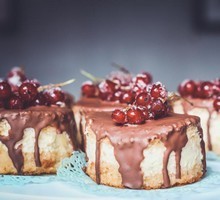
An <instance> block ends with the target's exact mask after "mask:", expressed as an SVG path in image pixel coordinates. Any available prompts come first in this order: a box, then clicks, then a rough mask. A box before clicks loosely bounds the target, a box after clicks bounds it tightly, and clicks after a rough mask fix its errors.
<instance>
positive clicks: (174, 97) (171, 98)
mask: <svg viewBox="0 0 220 200" xmlns="http://www.w3.org/2000/svg"><path fill="white" fill-rule="evenodd" d="M168 98H169V101H177V100H179V99H183V100H184V101H186V102H187V103H189V104H190V105H191V106H194V104H193V103H192V102H191V101H189V100H188V99H186V98H185V97H181V96H179V95H178V94H176V93H175V92H169V94H168Z"/></svg>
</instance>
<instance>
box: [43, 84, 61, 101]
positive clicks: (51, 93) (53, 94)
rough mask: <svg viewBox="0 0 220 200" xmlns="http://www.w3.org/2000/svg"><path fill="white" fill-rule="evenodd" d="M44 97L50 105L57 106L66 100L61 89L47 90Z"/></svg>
mask: <svg viewBox="0 0 220 200" xmlns="http://www.w3.org/2000/svg"><path fill="white" fill-rule="evenodd" d="M44 95H45V98H46V100H47V103H48V104H49V105H56V104H57V103H58V102H64V100H65V95H64V93H63V91H62V90H61V89H60V88H51V89H49V90H46V91H45V92H44Z"/></svg>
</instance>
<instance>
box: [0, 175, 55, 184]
mask: <svg viewBox="0 0 220 200" xmlns="http://www.w3.org/2000/svg"><path fill="white" fill-rule="evenodd" d="M55 180H57V176H56V175H39V176H18V175H0V186H1V185H25V184H31V183H35V184H36V183H37V184H40V183H48V182H51V181H55Z"/></svg>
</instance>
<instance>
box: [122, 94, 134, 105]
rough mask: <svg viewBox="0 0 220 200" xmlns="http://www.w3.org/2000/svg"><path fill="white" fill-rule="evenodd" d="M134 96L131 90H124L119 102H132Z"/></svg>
mask: <svg viewBox="0 0 220 200" xmlns="http://www.w3.org/2000/svg"><path fill="white" fill-rule="evenodd" d="M134 99H135V96H134V93H133V92H132V91H125V92H124V93H122V95H121V97H120V102H121V103H127V104H132V103H133V102H134Z"/></svg>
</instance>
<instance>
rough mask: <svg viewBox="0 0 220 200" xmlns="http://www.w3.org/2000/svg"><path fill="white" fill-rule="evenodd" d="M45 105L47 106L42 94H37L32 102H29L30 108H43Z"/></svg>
mask: <svg viewBox="0 0 220 200" xmlns="http://www.w3.org/2000/svg"><path fill="white" fill-rule="evenodd" d="M45 105H47V100H46V97H45V96H44V94H43V93H42V92H41V93H38V94H37V97H36V98H35V99H34V101H32V102H31V106H45Z"/></svg>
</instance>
